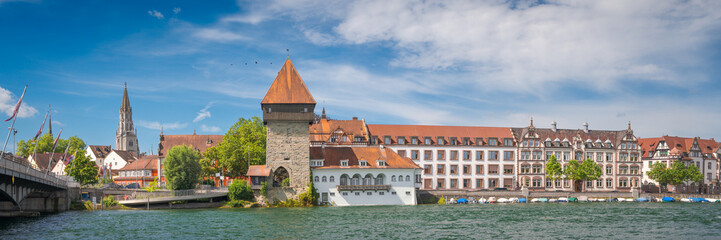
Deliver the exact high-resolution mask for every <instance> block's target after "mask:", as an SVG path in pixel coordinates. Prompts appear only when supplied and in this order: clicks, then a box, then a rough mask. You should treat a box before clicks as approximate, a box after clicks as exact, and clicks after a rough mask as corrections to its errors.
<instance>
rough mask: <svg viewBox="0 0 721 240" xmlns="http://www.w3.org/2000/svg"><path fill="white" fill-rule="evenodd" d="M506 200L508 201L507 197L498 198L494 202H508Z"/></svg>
mask: <svg viewBox="0 0 721 240" xmlns="http://www.w3.org/2000/svg"><path fill="white" fill-rule="evenodd" d="M508 202H509V201H508V199H507V198H499V199H498V200H496V203H508Z"/></svg>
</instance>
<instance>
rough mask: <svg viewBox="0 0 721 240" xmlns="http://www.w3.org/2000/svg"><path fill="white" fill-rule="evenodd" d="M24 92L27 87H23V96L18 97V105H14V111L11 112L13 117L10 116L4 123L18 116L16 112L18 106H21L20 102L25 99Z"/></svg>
mask: <svg viewBox="0 0 721 240" xmlns="http://www.w3.org/2000/svg"><path fill="white" fill-rule="evenodd" d="M26 90H28V85H25V89H23V94H22V95H20V99H18V103H17V104H15V109H14V110H13V115H11V116H10V118H8V119H7V120H5V121H6V122H7V121H10V120H12V119H13V118H14V117H15V116H17V115H18V111H20V104H22V102H23V98H24V97H25V91H26Z"/></svg>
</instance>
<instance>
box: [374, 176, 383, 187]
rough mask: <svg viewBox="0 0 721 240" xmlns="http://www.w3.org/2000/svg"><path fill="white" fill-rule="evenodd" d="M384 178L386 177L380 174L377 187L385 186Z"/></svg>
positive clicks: (377, 178)
mask: <svg viewBox="0 0 721 240" xmlns="http://www.w3.org/2000/svg"><path fill="white" fill-rule="evenodd" d="M384 178H385V175H383V174H378V177H376V183H375V185H383V184H384V183H383V180H385V179H384Z"/></svg>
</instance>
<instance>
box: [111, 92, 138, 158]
mask: <svg viewBox="0 0 721 240" xmlns="http://www.w3.org/2000/svg"><path fill="white" fill-rule="evenodd" d="M115 148H116V149H118V150H125V151H128V152H131V153H133V154H134V155H135V156H140V150H139V149H138V136H137V135H136V129H135V128H133V108H131V107H130V99H128V84H127V83H125V90H124V91H123V103H121V104H120V122H118V132H117V133H116V134H115Z"/></svg>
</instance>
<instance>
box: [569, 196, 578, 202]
mask: <svg viewBox="0 0 721 240" xmlns="http://www.w3.org/2000/svg"><path fill="white" fill-rule="evenodd" d="M568 202H578V198H575V197H570V198H568Z"/></svg>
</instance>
